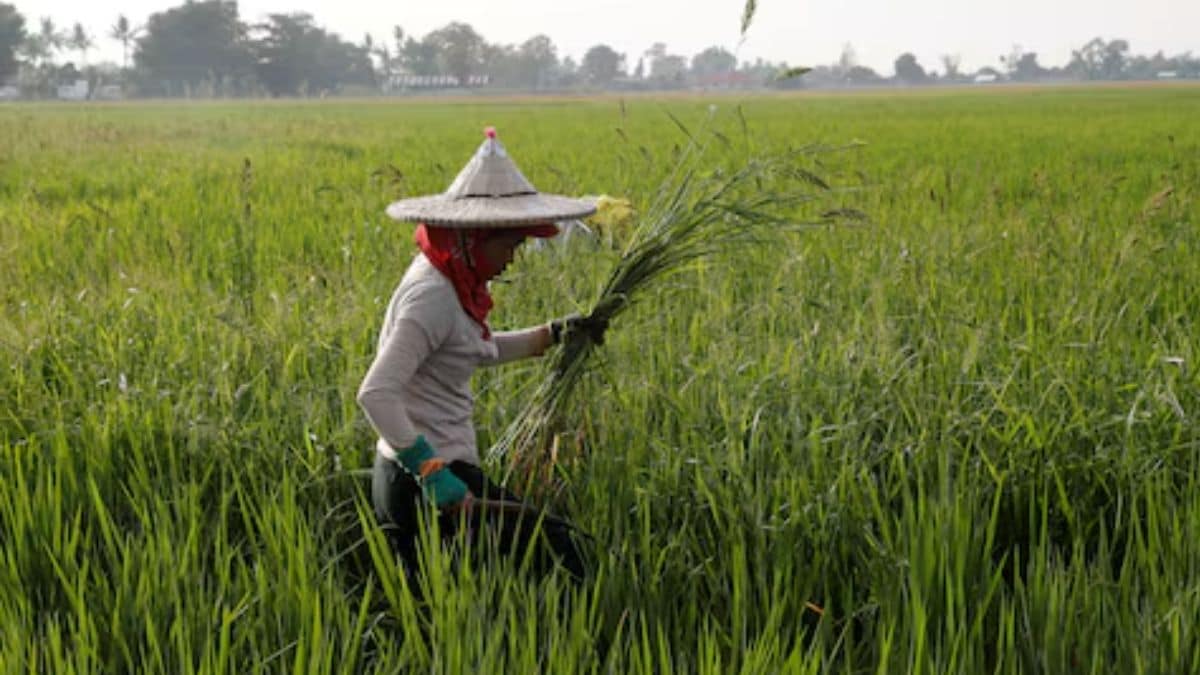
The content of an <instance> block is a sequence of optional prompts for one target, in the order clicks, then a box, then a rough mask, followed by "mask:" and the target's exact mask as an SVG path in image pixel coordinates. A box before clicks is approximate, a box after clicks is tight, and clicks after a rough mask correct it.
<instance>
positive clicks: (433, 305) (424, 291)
mask: <svg viewBox="0 0 1200 675" xmlns="http://www.w3.org/2000/svg"><path fill="white" fill-rule="evenodd" d="M548 343H549V338H548V328H547V327H546V326H544V325H543V326H537V327H534V328H528V329H524V330H519V331H509V332H494V333H492V335H491V338H490V339H487V340H485V339H483V330H482V328H481V327H480V325H479V324H478V323H476V322H475V321H474V320H473V319H471V317H470V316H469V315H468V314H467V313H466V311H465V310H463V308H462V305H461V304H460V303H459V301H458V297H457V296H456V295H455V293H454V286H453V284H451V282H450V280H449V279H447V278H446V277H445V275H443V274H442V273H441V272H440V271H438V270H437V268H435V267H434V266H433V264H432V263H430V262H429V260H428V259H427V258H426V257H425V256H424V254H420V253H418V254H417V256H416V258H414V259H413V262H412V264H411V265H410V266H409V268H408V270H407V271H406V272H405V274H404V278H403V279H401V281H400V285H399V286H398V287H397V288H396V291H395V293H393V294H392V299H391V302H390V303H389V304H388V309H387V313H386V315H385V316H384V321H383V328H382V330H381V331H380V333H379V344H378V351H377V353H376V355H375V360H374V362H372V363H371V368H370V369H369V370H368V371H367V375H366V377H365V378H364V379H363V382H362V385H361V386H360V387H359V390H358V403H359V405H360V406H362V409H363V411H364V412H365V413H366V415H367V419H368V420H370V422H371V425H372V426H373V427H374V428H375V431H376V432H378V434H379V441H378V442H377V443H376V450H377V451H378V452H380V453H382V454H383V455H384V456H386V457H390V458H393V459H394V458H395V456H396V450H397V449H403V448H407V447H408V446H410V445H412V444H413V442H414V441H415V440H416V438H417V435H418V434H424V436H425V439H426V440H428V441H429V444H430V445H432V446H433V448H434V452H435V453H436V454H437V456H438V457H441V458H443V459H445V460H446V461H453V460H464V461H467V462H470V463H472V464H478V463H479V451H478V449H477V447H476V440H475V427H474V425H473V424H472V420H471V416H472V412H473V410H474V404H475V398H474V396H473V395H472V393H471V375H472V373H474V371H475V369H476V368H477V367H479V366H481V365H495V364H499V363H505V362H508V361H512V360H515V359H519V358H524V357H527V356H536V355H540V354H541V352H542V351H543V350H544V349H545V348H546V345H547V344H548Z"/></svg>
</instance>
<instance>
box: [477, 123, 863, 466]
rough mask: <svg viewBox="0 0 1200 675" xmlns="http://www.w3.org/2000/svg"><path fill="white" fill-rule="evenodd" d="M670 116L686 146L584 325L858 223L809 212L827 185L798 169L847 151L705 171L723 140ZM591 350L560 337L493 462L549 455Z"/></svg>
mask: <svg viewBox="0 0 1200 675" xmlns="http://www.w3.org/2000/svg"><path fill="white" fill-rule="evenodd" d="M671 119H672V121H673V122H674V123H675V124H676V126H677V127H678V128H679V130H680V131H681V132H682V133H683V134H684V136H686V138H687V143H686V145H685V147H684V148H683V150H682V152H681V153H679V156H678V157H677V159H676V163H675V164H674V165H673V167H672V168H671V171H670V172H669V174H668V176H667V178H666V179H664V181H663V183H662V184H660V185H659V186H658V188H657V190H656V191H655V192H654V196H653V197H652V199H651V203H650V205H649V206H648V208H646V209H645V211H644V214H640V215H639V216H638V217H639V222H638V224H637V225H636V226H635V227H634V228H633V232H632V234H631V236H630V237H629V240H628V241H627V242H626V243H625V244H624V246H623V249H622V251H621V254H620V258H619V260H617V262H616V263H615V264H614V265H613V267H612V269H611V271H610V272H609V273H608V277H607V280H606V281H605V282H604V284H603V286H602V287H601V289H600V291H599V295H598V297H597V298H596V299H595V301H593V302H592V303H591V309H590V310H588V312H587V313H586V316H585V317H584V319H583V320H584V321H585V322H587V323H592V324H598V325H601V326H605V327H607V326H608V325H609V324H610V323H611V322H612V321H613V320H614V319H615V318H616V317H618V316H619V315H621V314H622V313H623V312H624V311H625V310H626V309H627V308H628V307H629V306H630V305H632V304H633V303H634V302H636V301H637V299H638V298H639V297H640V296H642V295H645V294H646V293H647V292H648V290H649V289H651V288H653V287H654V286H655V285H658V284H665V283H667V282H668V281H669V280H670V279H671V278H672V277H675V276H677V275H678V274H679V273H680V272H683V271H684V270H687V269H688V268H689V267H691V266H693V265H695V264H696V263H698V262H700V261H703V260H704V259H706V258H709V257H711V256H714V255H717V254H724V255H732V254H735V253H736V252H738V250H739V249H743V248H744V247H747V246H751V245H767V244H769V242H771V241H772V240H773V239H774V240H778V237H779V236H780V235H781V234H782V233H784V232H794V231H797V230H800V229H802V228H806V227H813V226H820V225H833V224H839V223H846V222H855V223H861V222H864V221H865V220H866V217H865V215H864V214H863V213H862V212H860V211H858V210H856V209H851V208H826V209H824V210H823V212H819V213H817V212H814V208H813V205H814V203H815V202H817V201H818V200H819V199H820V198H821V197H820V194H821V193H822V192H829V191H830V190H831V188H830V186H829V184H828V183H827V182H826V181H825V180H824V179H822V178H821V177H820V176H818V175H817V174H816V173H815V172H814V171H812V170H811V169H809V168H807V167H808V166H809V165H811V164H812V163H813V160H814V158H816V157H818V156H821V155H826V154H830V153H832V152H836V151H843V150H846V149H847V147H831V146H826V145H821V144H809V145H805V146H802V147H800V148H796V149H791V150H787V151H783V152H779V153H776V154H772V155H762V156H755V157H751V158H748V159H746V160H745V161H744V162H741V163H737V164H734V165H733V166H724V165H720V164H718V165H716V166H713V159H712V153H710V152H708V149H709V148H708V146H709V144H710V143H715V142H717V141H718V140H719V141H721V142H723V143H725V144H728V139H727V138H725V137H724V136H723V135H721V134H720V133H719V132H717V131H716V130H711V131H710V129H709V126H708V123H706V125H705V127H704V128H703V129H702V131H701V134H700V137H699V138H697V137H696V136H694V135H692V133H691V132H690V131H689V130H688V129H687V127H686V126H684V125H683V123H682V122H680V121H679V120H678V119H676V118H675V117H674V116H672V117H671ZM709 121H711V119H710V120H709ZM751 255H752V254H751ZM598 346H599V345H597V344H596V342H595V341H594V338H593V336H592V334H591V333H590V332H589V331H586V330H568V331H567V332H566V333H565V334H564V336H563V344H562V347H561V349H559V350H558V351H557V352H555V354H554V355H553V357H552V362H551V365H550V369H549V375H548V376H547V377H546V379H545V380H544V382H543V384H542V385H541V386H539V387H538V388H537V389H536V390H535V392H534V393H533V395H532V396H531V397H530V399H529V403H528V404H527V406H526V408H525V409H524V410H523V411H522V412H521V413H520V414H519V415H518V416H517V417H516V419H515V420H514V421H513V422H512V424H511V426H510V427H509V429H508V430H507V431H506V433H505V435H504V436H503V437H501V439H500V440H499V441H498V442H497V443H496V444H495V445H494V446H493V447H492V449H491V451H490V455H491V456H492V457H493V458H495V457H499V456H503V455H506V454H507V455H510V458H511V460H512V461H513V462H515V463H517V464H520V463H525V462H528V461H530V460H531V459H533V458H531V456H530V455H531V454H532V453H547V452H549V451H550V450H551V449H552V446H551V442H552V441H551V439H552V437H553V434H554V432H555V431H556V430H557V428H558V425H559V424H560V423H561V416H562V414H563V412H564V408H565V406H566V405H567V404H568V402H569V400H570V396H571V393H572V392H573V391H574V390H575V388H576V386H577V385H578V383H579V382H580V380H581V379H582V378H583V377H584V375H585V374H586V372H587V370H588V362H589V357H591V355H592V354H593V352H594V351H595V350H596V348H597V347H598ZM541 459H542V460H544V459H546V458H545V457H542V458H541Z"/></svg>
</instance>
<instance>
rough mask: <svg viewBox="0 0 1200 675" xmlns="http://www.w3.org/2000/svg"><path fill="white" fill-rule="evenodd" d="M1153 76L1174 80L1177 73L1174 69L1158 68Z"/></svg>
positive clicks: (1177, 75)
mask: <svg viewBox="0 0 1200 675" xmlns="http://www.w3.org/2000/svg"><path fill="white" fill-rule="evenodd" d="M1154 76H1155V77H1157V78H1158V79H1160V80H1174V79H1175V78H1177V77H1179V73H1177V72H1175V71H1174V70H1160V71H1158V72H1157V73H1156V74H1155V75H1154Z"/></svg>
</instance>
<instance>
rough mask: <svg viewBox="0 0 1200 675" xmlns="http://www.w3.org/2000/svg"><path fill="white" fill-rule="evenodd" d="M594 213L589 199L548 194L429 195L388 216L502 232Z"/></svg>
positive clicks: (392, 208) (390, 209) (396, 208)
mask: <svg viewBox="0 0 1200 675" xmlns="http://www.w3.org/2000/svg"><path fill="white" fill-rule="evenodd" d="M595 212H596V204H595V202H593V201H592V200H589V199H574V198H571V197H563V196H560V195H551V194H542V193H536V194H523V195H512V196H509V197H458V198H454V197H448V196H446V195H431V196H428V197H413V198H411V199H401V200H400V201H398V202H393V203H392V204H391V205H390V206H388V208H387V214H388V216H390V217H391V218H392V219H394V220H399V221H401V222H408V223H425V224H426V225H437V226H439V227H474V228H505V227H518V226H521V225H533V224H537V223H553V222H557V221H560V220H572V219H576V218H586V217H587V216H590V215H592V214H593V213H595Z"/></svg>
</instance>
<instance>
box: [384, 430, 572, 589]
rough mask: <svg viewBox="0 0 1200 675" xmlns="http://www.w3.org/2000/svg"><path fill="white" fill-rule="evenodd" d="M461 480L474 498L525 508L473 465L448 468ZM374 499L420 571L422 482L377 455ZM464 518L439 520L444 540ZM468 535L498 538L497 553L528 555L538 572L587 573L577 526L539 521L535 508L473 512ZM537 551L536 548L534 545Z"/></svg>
mask: <svg viewBox="0 0 1200 675" xmlns="http://www.w3.org/2000/svg"><path fill="white" fill-rule="evenodd" d="M446 468H448V469H449V470H450V471H452V472H453V473H454V475H455V476H458V478H459V480H461V481H462V482H464V483H466V484H467V488H468V489H470V490H471V494H473V495H475V496H476V497H481V498H484V499H488V500H492V501H503V502H506V503H511V504H520V503H521V498H520V497H518V496H517V495H515V494H513V493H512V492H511V491H509V490H507V489H505V488H504V486H502V485H498V484H496V483H493V482H492V481H490V480H488V478H487V476H485V475H484V473H483V471H482V470H481V469H480V468H479V467H477V466H475V465H473V464H469V463H467V462H462V461H454V462H451V463H449V464H447V465H446ZM371 500H372V502H373V504H374V507H375V517H376V518H377V519H378V520H379V523H380V525H382V526H383V528H384V530H385V532H386V533H387V535H388V539H389V541H390V542H391V545H392V548H393V549H395V551H396V552H397V553H399V554H400V557H401V558H402V559H403V560H404V564H405V565H406V566H407V568H408V571H409V572H416V570H417V569H418V564H417V541H418V529H419V527H420V519H421V516H422V514H423V513H426V512H427V511H426V509H425V507H424V506H423V505H422V504H421V488H420V486H419V485H417V481H416V479H414V478H413V477H412V475H411V474H409V473H408V472H407V471H405V470H404V469H403V468H401V467H400V466H399V465H398V464H396V462H394V461H392V460H390V459H387V458H386V457H384V456H382V455H380V454H379V453H375V466H374V467H373V469H372V471H371ZM463 522H464V519H463V518H461V517H460V516H458V515H454V514H444V515H441V516H439V517H438V530H439V532H441V535H442V538H443V539H449V538H452V537H454V535H455V533H456V532H457V530H458V528H459V527H460V524H461V523H463ZM465 523H466V525H467V527H468V533H467V536H468V537H470V538H472V539H476V540H477V539H479V538H480V537H493V536H494V537H495V539H496V544H497V549H498V550H499V552H500V553H502V554H505V555H516V556H517V557H518V559H524V557H525V556H526V555H527V554H528V555H529V556H530V560H531V562H532V566H533V569H534V571H535V572H536V573H538V574H545V573H546V572H548V571H549V570H550V569H551V568H553V567H554V566H555V565H556V564H558V565H561V566H562V567H563V568H565V569H566V570H567V571H568V572H570V574H571V576H572V577H574V578H575V579H576V580H581V579H582V578H583V575H584V565H583V556H582V555H581V553H580V550H579V546H578V543H577V541H576V539H575V535H574V534H573V532H572V528H571V526H570V525H569V524H568V523H566V522H564V521H562V520H559V519H557V518H550V517H539V516H538V514H537V513H536V512H535V511H533V510H532V509H530V510H528V511H526V512H525V513H514V512H511V511H505V512H502V513H501V512H493V511H490V510H488V509H473V510H472V512H471V514H470V515H469V516H467V517H466V518H465ZM531 546H532V547H534V548H533V550H530V547H531Z"/></svg>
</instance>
